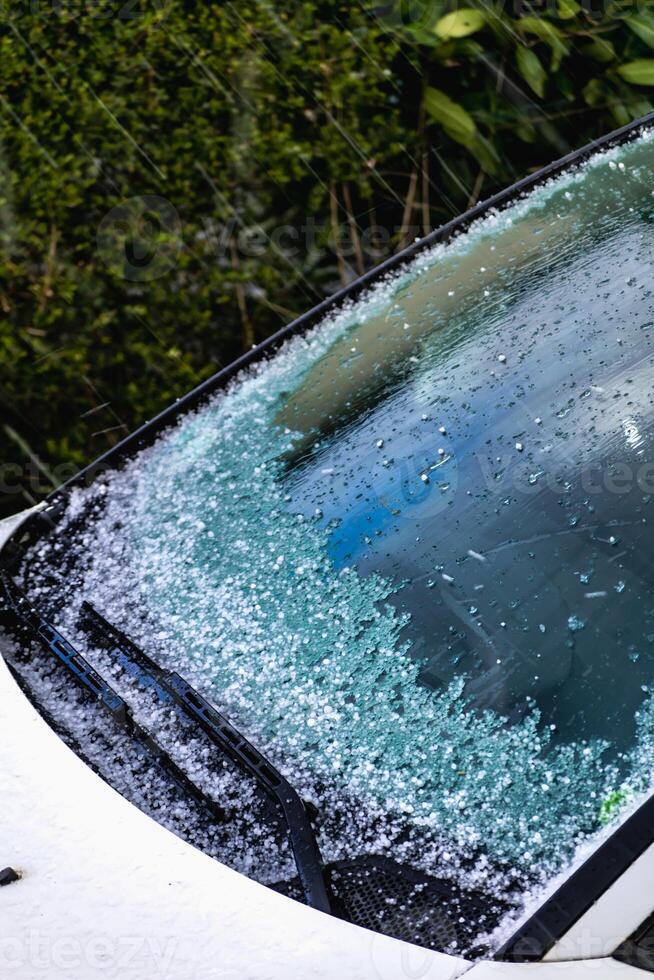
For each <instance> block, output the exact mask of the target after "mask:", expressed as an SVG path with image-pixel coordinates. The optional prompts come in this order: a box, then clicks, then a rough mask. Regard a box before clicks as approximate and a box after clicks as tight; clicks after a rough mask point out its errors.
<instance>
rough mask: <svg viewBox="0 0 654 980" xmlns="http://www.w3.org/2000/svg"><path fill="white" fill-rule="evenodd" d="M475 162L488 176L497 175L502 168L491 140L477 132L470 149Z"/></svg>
mask: <svg viewBox="0 0 654 980" xmlns="http://www.w3.org/2000/svg"><path fill="white" fill-rule="evenodd" d="M468 149H469V150H470V152H471V153H472V155H473V156H474V158H475V160H476V161H477V163H478V164H479V166H480V167H481V169H482V170H484V171H485V172H486V173H487V174H496V173H497V172H498V170H499V167H500V163H501V161H500V158H499V154H498V152H497V150H496V149H495V147H494V146H493V144H492V143H491V141H490V140H487V139H486V137H485V136H482V135H481V133H480V132H477V135H476V136H475V138H474V140H473V141H472V143H471V144H470V146H469V147H468Z"/></svg>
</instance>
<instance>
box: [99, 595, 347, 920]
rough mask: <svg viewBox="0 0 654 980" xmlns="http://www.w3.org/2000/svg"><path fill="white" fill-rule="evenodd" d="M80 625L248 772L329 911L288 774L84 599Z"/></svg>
mask: <svg viewBox="0 0 654 980" xmlns="http://www.w3.org/2000/svg"><path fill="white" fill-rule="evenodd" d="M81 625H82V626H83V627H84V628H87V630H88V632H89V634H90V635H91V636H92V637H93V638H94V639H97V640H100V641H102V642H103V643H104V645H105V647H106V649H107V650H108V652H109V653H110V654H111V655H112V656H113V657H114V658H115V660H116V662H117V663H119V664H120V665H121V667H122V668H123V669H124V670H125V671H126V672H127V673H128V674H130V675H131V676H132V677H134V679H135V680H137V681H138V682H139V683H140V684H141V685H142V686H143V687H147V688H148V689H150V690H152V691H153V693H154V694H155V695H156V696H157V697H158V698H159V700H160V701H162V702H163V703H164V704H170V703H171V702H172V703H173V704H174V705H175V706H176V707H177V709H178V710H179V711H180V712H181V713H182V714H183V715H184V716H185V717H186V718H187V719H188V720H191V721H193V722H194V723H195V724H196V725H198V726H199V727H200V728H201V729H202V731H203V732H204V733H205V735H207V737H208V738H209V739H210V740H211V742H212V743H213V744H214V745H215V746H217V747H218V748H219V749H220V750H221V751H222V752H223V753H224V754H225V755H227V756H228V757H229V758H230V759H231V760H232V762H234V763H235V765H237V766H238V767H239V768H240V769H241V770H242V771H243V772H245V773H246V774H247V775H249V776H251V777H252V778H253V779H254V780H255V781H256V782H257V784H258V785H259V786H260V788H261V789H262V790H264V791H265V792H266V793H267V795H268V796H269V797H270V798H271V799H272V800H273V802H274V803H276V804H277V805H278V806H279V808H280V809H281V811H282V813H283V815H284V820H285V823H286V826H287V828H288V834H289V840H290V843H291V848H292V850H293V856H294V858H295V863H296V865H297V869H298V875H299V878H300V882H301V884H302V889H303V891H304V894H305V897H306V900H307V904H308V905H310V906H311V907H312V908H315V909H319V910H320V911H322V912H330V911H331V907H330V901H329V896H328V893H327V887H326V885H325V875H324V867H323V861H322V858H321V855H320V850H319V847H318V842H317V840H316V837H315V834H314V831H313V827H312V825H311V820H310V818H309V814H308V812H307V808H306V806H305V804H304V802H303V800H302V799H301V797H300V796H299V795H298V793H297V792H296V790H295V789H294V788H293V787H292V786H291V784H290V783H289V782H288V780H287V779H285V778H284V776H282V774H281V773H280V772H279V771H278V770H277V769H276V768H275V767H274V766H273V765H272V763H271V762H269V761H268V759H266V757H265V756H264V755H263V754H262V753H261V752H260V751H259V749H257V748H256V747H255V746H254V745H252V743H251V742H249V741H248V740H247V739H246V738H244V736H243V735H242V734H241V733H240V732H239V731H238V730H237V729H236V728H234V726H233V725H232V724H231V723H230V722H229V721H227V719H226V718H225V717H223V715H221V714H220V713H219V712H218V711H216V709H215V708H214V707H213V706H212V705H211V704H210V703H209V702H208V701H207V700H206V698H204V697H203V696H202V695H201V694H199V693H198V691H196V690H195V688H193V687H192V686H191V685H190V684H189V683H188V681H186V680H184V678H183V677H181V676H180V674H178V673H177V672H176V671H169V670H164V669H163V668H162V667H160V666H159V665H158V664H157V663H155V661H154V660H153V659H152V658H151V657H150V656H148V654H146V653H145V652H144V651H143V650H141V649H140V647H138V646H137V645H136V644H135V643H134V642H133V641H132V640H130V639H129V637H128V636H126V634H125V633H123V632H122V630H120V629H118V628H117V627H116V626H113V625H112V624H111V623H110V622H108V621H107V620H106V619H105V618H104V616H102V615H101V614H100V613H99V612H98V611H97V609H95V608H94V607H93V606H92V605H91V603H90V602H84V603H83V604H82V621H81Z"/></svg>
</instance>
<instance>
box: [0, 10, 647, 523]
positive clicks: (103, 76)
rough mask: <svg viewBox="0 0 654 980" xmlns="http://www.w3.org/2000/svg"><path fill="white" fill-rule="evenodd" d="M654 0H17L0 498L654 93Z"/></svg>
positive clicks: (8, 131) (12, 18)
mask: <svg viewBox="0 0 654 980" xmlns="http://www.w3.org/2000/svg"><path fill="white" fill-rule="evenodd" d="M516 2H517V0H516ZM652 6H653V5H652V4H651V3H641V4H639V5H638V6H635V5H634V4H629V5H627V4H618V3H615V4H602V5H599V4H596V5H595V8H594V9H592V8H591V7H590V6H589V5H582V4H579V3H577V2H576V0H558V2H556V3H547V4H539V3H536V4H518V5H516V6H511V7H509V5H508V4H490V3H474V2H470V3H469V4H468V5H467V7H465V8H461V7H457V6H456V5H453V4H446V3H444V2H443V3H440V2H431V3H427V2H412V0H398V2H397V3H395V4H393V3H388V4H387V5H385V6H383V5H381V4H379V3H373V2H368V0H363V2H362V3H354V4H352V3H349V2H348V3H346V2H335V0H326V2H323V3H319V2H301V0H287V2H285V3H284V4H278V3H274V2H273V0H239V2H233V3H219V4H218V3H210V2H200V0H196V2H191V0H170V2H164V0H120V2H118V3H116V2H114V0H108V2H105V0H95V2H89V3H83V2H80V0H69V2H64V0H30V2H28V3H15V2H14V3H11V4H6V5H5V6H4V7H3V14H2V21H1V25H0V236H1V241H2V253H1V259H0V318H1V319H0V352H1V353H0V358H1V364H2V375H1V379H0V404H1V406H2V424H1V425H0V462H1V463H2V464H3V465H2V470H1V471H0V478H1V479H2V485H1V489H2V494H1V495H0V508H2V511H3V512H11V511H12V510H15V509H17V508H18V507H20V506H26V505H27V503H28V502H29V500H30V498H31V497H33V498H36V497H38V496H39V495H41V494H43V493H45V492H47V490H48V489H49V488H50V484H51V483H56V482H57V481H58V480H61V479H62V478H63V477H65V476H66V475H67V473H68V472H70V471H71V470H74V469H75V468H77V467H79V466H80V465H82V464H83V463H84V462H85V461H87V460H89V459H91V458H93V457H95V456H96V455H98V454H99V453H100V452H102V451H103V450H105V449H106V448H107V447H108V446H109V445H111V444H112V443H114V442H115V441H117V440H118V439H119V438H120V437H121V436H122V435H124V434H125V433H126V432H127V431H128V430H129V429H132V428H133V427H134V426H135V425H137V424H138V423H139V422H140V421H142V420H144V419H145V418H147V417H149V416H151V415H152V414H153V413H154V412H156V411H157V410H158V409H160V408H161V407H163V406H164V405H166V404H167V403H168V402H170V401H171V400H172V399H173V398H174V397H176V396H178V395H180V394H182V393H183V392H185V391H187V390H188V389H189V388H190V387H191V386H192V385H194V384H196V383H197V382H198V381H199V380H201V379H202V378H204V377H206V376H207V375H209V374H210V373H212V372H214V371H215V370H216V369H217V368H218V367H220V366H221V365H223V364H226V363H228V362H229V361H230V360H231V359H233V358H234V357H235V356H236V355H238V354H239V353H240V352H241V351H242V350H243V349H244V348H246V347H248V346H250V345H251V344H252V343H254V342H256V341H258V340H261V339H262V338H264V337H265V336H266V335H268V334H269V333H271V332H272V331H274V330H275V329H277V328H278V327H279V326H280V325H281V324H283V323H285V322H287V321H288V320H289V319H291V318H292V317H293V316H294V315H296V314H298V313H300V312H302V311H303V310H305V309H307V308H308V307H310V306H312V305H313V304H314V303H315V302H317V301H318V300H319V299H322V298H323V297H324V296H325V295H327V294H328V293H329V292H331V291H333V290H334V289H335V288H337V287H338V285H339V283H341V282H345V281H347V280H348V279H350V278H352V277H353V276H355V275H356V274H357V273H358V272H360V271H362V270H363V269H364V268H369V267H371V266H373V265H375V264H376V263H377V262H379V261H380V260H381V259H382V258H384V257H385V255H387V254H389V253H390V252H392V251H394V250H395V249H397V248H399V247H401V246H402V244H406V242H407V241H409V240H410V239H411V238H412V237H414V236H415V235H418V234H422V233H423V232H424V231H425V230H426V229H427V228H430V227H434V226H436V225H438V224H439V223H441V222H442V221H443V220H445V219H447V218H449V217H451V216H452V214H454V213H456V212H458V211H460V210H463V209H464V208H465V207H467V206H468V205H469V204H471V203H472V202H473V201H475V200H477V199H478V198H479V197H483V196H485V195H487V194H488V193H490V192H492V191H493V190H495V189H497V188H498V187H500V186H502V185H505V184H508V183H510V182H512V181H513V180H515V179H516V178H517V177H519V176H521V175H523V174H525V173H526V172H528V171H529V170H531V169H533V168H536V167H538V166H541V165H542V164H544V163H546V162H547V161H548V160H550V159H552V158H554V157H556V156H559V155H561V153H563V152H565V151H566V150H568V149H571V148H572V147H574V146H577V145H580V144H583V143H585V142H587V141H588V140H590V139H592V138H594V137H596V136H598V135H600V134H602V133H603V132H606V131H607V130H609V129H611V128H614V127H615V126H616V125H619V124H622V123H625V122H627V121H628V120H629V119H631V118H634V117H636V116H639V115H642V114H643V113H645V112H647V111H649V109H650V108H651V106H650V103H649V101H648V91H649V88H650V87H651V86H652V85H654V13H653V12H652ZM650 56H651V57H650ZM126 244H127V247H128V251H127V252H126V251H125V246H126Z"/></svg>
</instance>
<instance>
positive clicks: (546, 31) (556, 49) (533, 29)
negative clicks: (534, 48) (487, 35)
mask: <svg viewBox="0 0 654 980" xmlns="http://www.w3.org/2000/svg"><path fill="white" fill-rule="evenodd" d="M516 25H517V27H518V28H519V29H520V30H521V31H524V33H525V34H533V35H535V37H537V38H538V39H539V40H541V41H544V42H545V44H547V45H548V46H549V48H550V51H551V52H552V62H551V68H552V71H556V70H557V68H558V67H559V65H560V64H561V60H562V59H563V58H565V56H566V55H567V54H568V53H569V50H568V46H567V44H566V43H565V42H564V40H563V37H562V35H561V32H560V30H559V29H558V27H556V25H555V24H552V23H551V22H550V21H549V20H543V18H542V17H521V18H520V20H518V21H516Z"/></svg>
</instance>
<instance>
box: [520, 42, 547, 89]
mask: <svg viewBox="0 0 654 980" xmlns="http://www.w3.org/2000/svg"><path fill="white" fill-rule="evenodd" d="M515 60H516V64H517V66H518V71H519V72H520V74H521V75H522V77H523V78H524V80H525V82H526V83H527V85H528V86H529V88H530V89H531V90H532V92H535V93H536V95H537V96H538V98H539V99H542V98H543V96H544V95H545V82H546V81H547V72H546V71H545V69H544V68H543V66H542V65H541V63H540V59H539V57H538V55H537V54H536V53H535V51H532V50H531V48H525V47H523V46H522V45H520V46H519V47H518V48H517V50H516V53H515Z"/></svg>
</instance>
